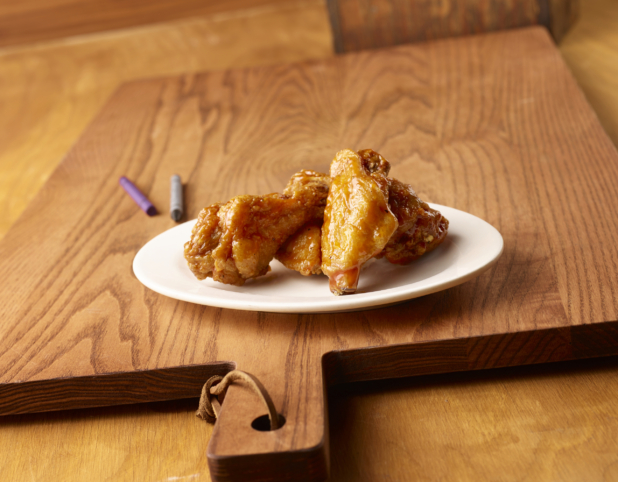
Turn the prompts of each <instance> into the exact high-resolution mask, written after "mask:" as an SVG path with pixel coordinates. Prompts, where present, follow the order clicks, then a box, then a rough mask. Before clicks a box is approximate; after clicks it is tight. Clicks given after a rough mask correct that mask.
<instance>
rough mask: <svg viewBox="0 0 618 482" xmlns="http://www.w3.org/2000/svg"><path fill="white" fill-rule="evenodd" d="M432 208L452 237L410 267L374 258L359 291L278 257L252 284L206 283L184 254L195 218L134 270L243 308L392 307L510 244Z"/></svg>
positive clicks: (161, 284) (452, 280)
mask: <svg viewBox="0 0 618 482" xmlns="http://www.w3.org/2000/svg"><path fill="white" fill-rule="evenodd" d="M431 206H432V207H433V208H435V209H438V210H439V211H440V212H441V213H442V214H444V216H445V217H446V218H447V219H448V220H449V222H450V225H449V232H448V235H447V237H446V240H445V241H444V242H443V243H442V244H441V245H440V246H438V247H437V248H436V249H435V250H434V251H433V252H431V253H429V254H427V255H425V256H423V257H422V258H420V259H419V260H417V261H414V262H412V263H411V264H409V265H407V266H398V265H393V264H390V263H389V262H387V261H386V260H383V259H382V260H374V261H373V262H370V263H367V265H366V267H365V268H364V269H363V270H362V271H361V275H360V282H359V286H358V291H357V292H356V293H355V294H353V295H346V296H334V295H333V294H331V292H330V291H329V289H328V278H327V277H326V276H323V275H321V276H310V277H305V276H302V275H300V274H299V273H297V272H296V271H292V270H289V269H287V268H285V267H284V266H283V265H282V264H281V263H279V262H278V261H276V260H274V261H273V262H272V263H271V268H272V270H271V271H270V272H269V273H268V274H267V275H265V276H262V277H260V278H256V279H252V280H249V281H247V282H246V283H245V285H244V286H230V285H224V284H222V283H218V282H215V281H213V280H212V279H210V278H208V279H206V280H203V281H199V280H198V279H196V278H195V277H194V276H193V273H191V271H190V270H189V268H188V266H187V263H186V261H185V259H184V255H183V245H184V243H185V242H186V241H188V240H189V238H190V237H191V228H193V225H194V224H195V220H193V221H189V222H186V223H184V224H181V225H180V226H176V227H175V228H172V229H170V230H168V231H166V232H164V233H162V234H160V235H159V236H157V237H156V238H154V239H152V240H151V241H149V242H148V243H147V244H146V245H145V246H144V247H143V248H142V249H141V250H140V251H139V252H138V253H137V255H136V256H135V259H134V260H133V271H134V272H135V275H136V276H137V279H138V280H140V281H141V282H142V283H143V284H144V285H146V286H147V287H148V288H150V289H151V290H153V291H156V292H157V293H161V294H162V295H165V296H169V297H171V298H176V299H179V300H183V301H189V302H191V303H198V304H201V305H209V306H217V307H220V308H231V309H235V310H251V311H270V312H281V313H320V312H335V311H350V310H360V309H366V308H375V307H378V306H383V305H389V304H393V303H398V302H401V301H405V300H409V299H412V298H417V297H419V296H423V295H427V294H430V293H435V292H436V291H441V290H444V289H447V288H451V287H453V286H456V285H458V284H461V283H463V282H465V281H468V280H470V279H472V278H475V277H476V276H478V275H479V274H481V273H482V272H483V271H485V270H486V269H487V268H489V267H490V266H491V265H492V264H493V263H495V262H496V261H497V260H498V258H499V257H500V255H501V254H502V249H503V246H504V242H503V240H502V236H501V235H500V233H499V232H498V231H497V230H496V229H495V228H494V227H493V226H491V225H490V224H488V223H486V222H485V221H483V220H482V219H479V218H477V217H476V216H473V215H472V214H468V213H465V212H463V211H458V210H457V209H453V208H449V207H446V206H440V205H436V204H432V205H431Z"/></svg>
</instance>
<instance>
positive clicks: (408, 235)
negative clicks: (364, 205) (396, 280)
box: [380, 178, 449, 264]
mask: <svg viewBox="0 0 618 482" xmlns="http://www.w3.org/2000/svg"><path fill="white" fill-rule="evenodd" d="M388 192H389V197H388V203H389V206H390V208H391V211H392V212H393V214H394V215H395V216H396V217H397V222H398V223H399V227H398V228H397V230H396V231H395V233H394V234H393V236H392V237H391V239H390V240H389V241H388V243H387V245H386V247H385V248H384V250H383V251H382V253H381V254H380V257H382V256H384V257H386V259H387V260H388V261H390V262H391V263H394V264H407V263H409V262H411V261H414V260H415V259H418V258H419V257H421V256H422V255H423V254H425V253H428V252H429V251H432V250H433V249H435V248H436V247H437V246H438V245H439V244H440V243H442V241H444V239H445V238H446V233H447V231H448V224H449V223H448V219H446V218H445V217H444V216H442V214H440V212H439V211H436V210H435V209H432V208H431V207H429V205H428V204H427V203H426V202H424V201H422V200H421V199H420V198H419V197H418V196H417V195H416V193H415V192H414V190H413V189H412V187H411V186H409V185H407V184H404V183H403V182H400V181H398V180H397V179H392V178H390V179H389V184H388Z"/></svg>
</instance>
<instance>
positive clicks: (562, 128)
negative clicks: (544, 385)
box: [0, 28, 618, 480]
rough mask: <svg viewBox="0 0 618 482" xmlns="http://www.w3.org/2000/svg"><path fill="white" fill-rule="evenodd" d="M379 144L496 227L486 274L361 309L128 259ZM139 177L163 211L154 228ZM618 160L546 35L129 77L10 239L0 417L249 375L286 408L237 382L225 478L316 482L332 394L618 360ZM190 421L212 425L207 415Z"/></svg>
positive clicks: (153, 395) (222, 443) (184, 393)
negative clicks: (360, 384) (288, 300)
mask: <svg viewBox="0 0 618 482" xmlns="http://www.w3.org/2000/svg"><path fill="white" fill-rule="evenodd" d="M344 147H351V148H355V149H358V148H365V147H372V148H374V149H376V150H378V151H379V152H381V153H383V154H384V155H385V156H386V157H387V158H388V159H389V160H390V161H391V163H392V166H393V168H392V171H391V172H392V174H393V175H394V176H395V177H397V178H398V179H401V180H403V181H405V182H408V183H411V184H412V185H413V186H414V187H415V188H416V189H417V191H418V192H419V194H420V195H421V196H422V197H423V198H424V199H426V200H428V201H432V202H436V203H439V204H444V205H448V206H453V207H455V208H457V209H461V210H464V211H468V212H470V213H472V214H474V215H476V216H479V217H481V218H483V219H485V220H486V221H488V222H489V223H491V224H492V225H494V226H495V227H496V228H497V229H498V230H499V231H500V232H501V233H502V235H503V237H504V241H505V250H504V254H503V255H502V257H501V259H500V260H499V262H498V263H497V264H496V265H494V267H493V268H492V269H490V270H489V271H487V272H486V273H484V274H483V275H481V276H480V277H479V278H477V279H475V280H473V281H470V282H468V283H465V284H463V285H461V286H458V287H456V288H452V289H449V290H446V291H443V292H440V293H436V294H433V295H429V296H425V297H423V298H419V299H416V300H412V301H410V302H408V303H405V304H401V305H397V306H393V307H387V308H381V309H375V310H368V311H364V312H356V313H340V314H320V315H306V314H305V315H297V314H272V313H255V312H245V311H233V310H223V309H217V308H210V307H205V306H197V305H192V304H188V303H185V302H179V301H175V300H172V299H169V298H166V297H164V296H161V295H158V294H156V293H154V292H152V291H150V290H148V289H147V288H145V287H144V286H142V285H141V284H140V283H139V282H138V281H137V279H136V278H135V276H134V275H133V273H132V269H131V263H132V260H133V257H134V256H135V254H136V252H137V251H138V250H139V249H140V248H141V247H142V246H143V245H144V244H145V243H146V242H147V241H148V240H149V239H151V238H152V237H154V236H155V235H157V234H159V233H161V232H163V231H165V230H166V229H168V228H170V227H172V226H174V223H173V222H172V221H171V219H170V218H169V215H168V214H167V213H166V211H167V209H168V202H169V178H170V176H171V175H172V174H174V173H178V174H180V175H181V176H182V178H183V180H184V181H185V182H186V183H187V186H186V199H185V201H186V204H187V219H191V218H193V217H196V216H197V214H198V212H199V210H200V209H201V208H202V207H203V206H205V205H207V204H210V203H213V202H217V201H226V200H227V199H229V198H230V197H232V196H234V195H238V194H243V193H252V194H262V193H267V192H273V191H279V190H281V189H282V187H283V186H284V185H285V183H286V182H287V180H288V178H289V177H290V175H291V174H292V173H294V172H296V171H297V170H299V169H301V168H311V169H316V170H320V171H327V169H328V165H329V163H330V160H331V159H332V157H333V156H334V154H335V152H336V151H337V150H339V149H341V148H344ZM121 175H125V176H127V177H129V178H131V179H133V180H134V181H135V182H136V184H137V185H138V186H139V187H140V188H141V189H142V190H143V191H144V192H145V193H146V194H147V195H148V196H149V197H150V199H151V200H152V201H153V202H154V204H155V205H156V206H157V207H158V208H159V211H160V212H162V213H163V214H161V215H159V216H156V217H154V218H149V217H147V216H146V215H144V213H142V212H141V211H140V210H139V209H138V208H137V207H136V206H135V204H134V203H133V202H132V201H131V200H130V199H129V198H128V197H127V196H126V194H125V193H124V192H123V191H122V189H121V188H120V187H119V186H118V178H119V177H120V176H121ZM617 185H618V153H617V152H616V150H615V148H614V147H613V145H612V144H611V142H610V140H609V139H608V138H607V136H606V134H605V133H604V132H603V130H602V128H601V126H600V125H599V123H598V121H597V119H596V116H595V115H594V113H593V112H592V110H591V109H590V107H589V106H588V104H587V103H586V101H585V99H584V97H583V95H582V93H581V91H580V90H579V88H578V87H577V85H576V84H575V82H574V81H573V79H572V77H571V75H570V74H569V72H568V70H567V69H566V67H565V65H564V63H563V61H562V59H561V58H560V56H559V54H558V52H557V50H556V48H555V46H554V45H553V43H552V41H551V40H550V38H549V36H548V35H547V33H546V31H545V30H543V29H542V28H531V29H524V30H518V31H510V32H503V33H496V34H489V35H485V36H479V37H470V38H463V39H458V40H445V41H439V42H434V43H428V44H423V45H416V46H402V47H397V48H393V49H388V50H382V51H371V52H363V53H357V54H351V55H346V56H342V57H339V58H336V59H333V60H330V61H322V62H308V63H302V64H297V65H285V66H276V67H267V68H253V69H247V70H236V71H228V72H216V73H207V74H199V75H187V76H181V77H172V78H163V79H147V80H144V81H139V82H132V83H129V84H126V85H124V86H123V87H122V88H121V89H119V90H118V92H116V94H115V95H114V96H113V97H112V99H111V100H110V102H109V103H108V104H107V106H106V107H105V108H104V109H103V111H102V112H101V114H100V115H99V116H98V117H97V118H96V119H95V121H94V122H93V123H92V125H91V126H90V127H89V128H88V129H87V130H86V132H85V133H84V135H83V136H82V137H81V139H80V140H79V142H78V143H77V144H76V145H75V146H74V148H73V149H72V150H71V151H70V153H69V154H68V155H67V157H66V158H65V160H64V161H63V162H62V164H61V165H60V166H59V167H58V169H57V170H56V171H55V173H54V174H53V176H52V177H51V179H50V180H49V181H48V183H47V184H46V185H45V187H44V188H43V189H42V190H41V192H40V193H39V194H38V195H37V197H36V199H35V200H34V202H33V203H32V204H31V205H30V206H29V208H28V209H27V210H26V212H25V213H24V214H23V215H22V217H21V218H20V219H19V221H18V222H17V223H16V224H15V225H14V226H13V228H12V229H11V230H10V231H9V233H8V234H7V235H6V237H5V238H4V239H3V240H2V242H1V243H0V279H1V280H2V290H1V291H0V334H1V336H0V414H14V413H26V412H35V411H45V410H60V409H68V408H79V407H92V406H100V405H112V404H122V403H132V402H139V401H146V400H165V399H172V398H182V397H192V396H197V395H198V394H199V392H200V389H201V386H202V384H203V383H204V382H205V381H206V379H207V378H209V377H210V376H211V375H213V374H223V373H226V372H228V371H229V370H231V369H233V368H234V367H237V368H239V369H242V370H245V371H248V372H250V373H253V374H254V375H255V376H257V377H258V378H259V379H260V380H261V381H262V383H263V384H264V385H265V386H266V388H267V389H268V390H269V392H270V394H271V396H272V398H273V400H274V402H275V405H276V406H277V408H278V410H279V411H280V413H281V414H282V415H283V416H284V417H285V419H286V423H285V425H284V426H283V427H282V428H281V429H279V430H277V431H271V432H259V431H256V430H254V429H253V428H251V423H252V421H253V420H254V419H255V418H257V417H258V416H260V415H262V414H263V413H265V412H264V410H263V409H262V407H261V406H260V405H259V404H258V403H257V402H256V400H255V398H254V396H253V395H252V394H251V392H250V391H248V390H247V389H245V388H244V387H243V386H240V385H239V386H236V385H234V386H232V387H231V388H230V390H229V392H228V395H227V397H226V399H225V402H224V405H223V411H222V413H221V417H220V418H219V420H218V421H217V425H216V428H215V430H214V432H213V437H212V440H211V442H210V446H209V451H208V457H209V462H210V468H211V472H212V476H213V479H215V480H248V479H251V480H284V479H285V480H319V479H322V478H324V477H326V475H327V472H328V432H327V427H328V421H327V414H326V413H325V408H326V405H325V391H326V390H327V389H328V387H329V386H332V385H334V384H338V383H343V382H348V381H358V380H369V379H377V378H389V377H402V376H411V375H418V374H430V373H440V372H448V371H457V370H472V369H482V368H493V367H499V366H511V365H521V364H530V363H543V362H550V361H559V360H568V359H577V358H585V357H594V356H603V355H610V354H616V353H618V322H616V320H617V319H618V317H617V312H618V298H617V293H618V269H617V266H618V250H617V249H616V247H615V245H614V238H615V237H616V234H617V233H618V229H617V223H618V221H617V220H616V216H615V212H617V211H618V201H617V196H616V194H617V189H616V186H617ZM196 423H201V422H199V421H197V420H196Z"/></svg>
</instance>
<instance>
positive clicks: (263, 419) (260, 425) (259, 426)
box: [251, 414, 285, 432]
mask: <svg viewBox="0 0 618 482" xmlns="http://www.w3.org/2000/svg"><path fill="white" fill-rule="evenodd" d="M278 415H279V428H281V427H283V426H284V425H285V417H284V416H283V415H281V414H278ZM251 427H252V428H253V429H255V430H258V431H260V432H270V419H269V418H268V414H266V415H261V416H259V417H258V418H256V419H255V420H254V421H253V422H251ZM277 430H279V429H277Z"/></svg>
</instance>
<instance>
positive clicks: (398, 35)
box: [327, 0, 578, 53]
mask: <svg viewBox="0 0 618 482" xmlns="http://www.w3.org/2000/svg"><path fill="white" fill-rule="evenodd" d="M327 4H328V10H329V13H330V20H331V25H332V27H333V37H334V42H335V50H336V51H337V52H338V53H342V52H354V51H357V50H365V49H371V48H381V47H389V46H392V45H399V44H405V43H411V42H421V41H425V40H435V39H438V38H444V37H455V36H460V35H472V34H479V33H483V32H492V31H496V30H504V29H509V28H520V27H528V26H531V25H543V26H545V27H546V28H548V29H549V30H550V31H551V33H552V35H553V37H554V39H556V40H558V41H559V40H561V39H562V37H563V36H564V35H565V33H566V32H567V31H568V30H569V28H570V27H571V26H572V25H573V23H574V22H575V20H576V18H577V11H578V8H577V6H578V2H577V0H551V1H548V0H502V1H499V2H486V1H483V0H447V1H442V2H436V1H431V0H327Z"/></svg>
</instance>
